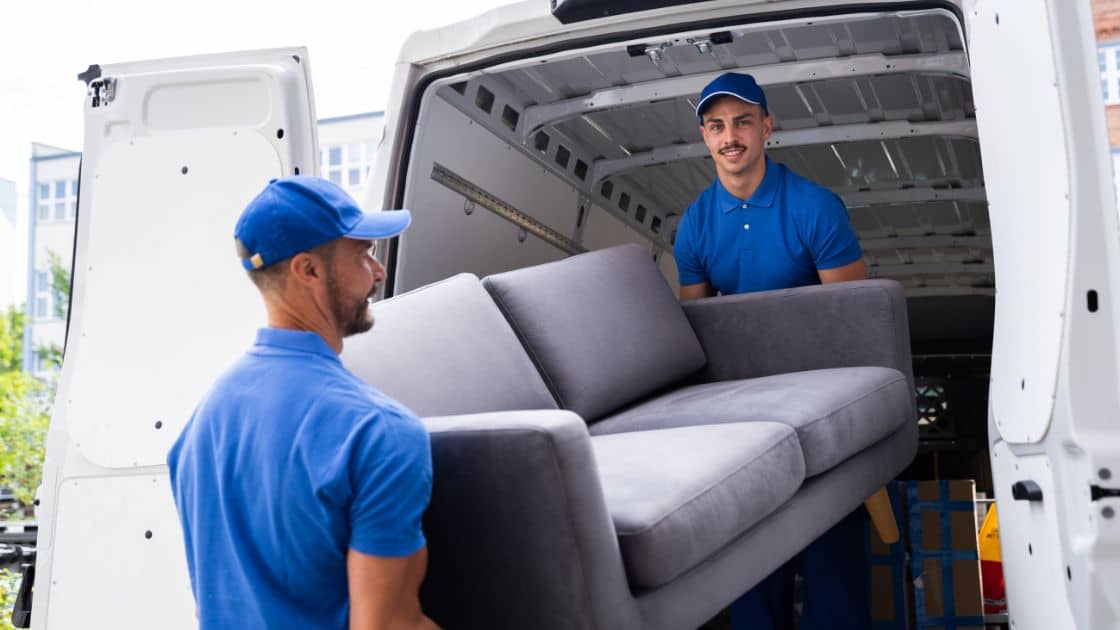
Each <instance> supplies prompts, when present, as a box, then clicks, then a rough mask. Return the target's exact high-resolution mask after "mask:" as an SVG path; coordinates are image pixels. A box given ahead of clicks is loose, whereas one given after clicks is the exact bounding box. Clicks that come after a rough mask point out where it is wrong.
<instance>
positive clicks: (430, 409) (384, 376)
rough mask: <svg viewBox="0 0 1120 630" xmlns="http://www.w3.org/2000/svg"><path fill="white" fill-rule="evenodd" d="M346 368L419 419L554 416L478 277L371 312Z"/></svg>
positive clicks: (347, 352)
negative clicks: (536, 412)
mask: <svg viewBox="0 0 1120 630" xmlns="http://www.w3.org/2000/svg"><path fill="white" fill-rule="evenodd" d="M373 315H374V322H375V323H374V326H373V328H372V329H371V330H370V331H369V332H367V333H364V334H361V335H357V336H354V337H350V338H348V339H346V341H345V344H344V349H343V353H342V361H343V363H345V365H346V367H348V368H349V369H350V370H351V371H352V372H354V373H355V374H357V375H358V376H360V377H361V378H363V379H365V380H366V381H367V382H369V383H370V384H372V385H373V386H374V387H377V388H378V389H380V390H382V391H384V392H385V393H386V394H388V395H390V396H392V397H393V398H395V399H397V400H399V401H401V402H402V403H404V404H405V405H406V406H408V407H409V408H411V409H412V410H413V411H414V412H416V413H417V414H419V415H421V416H439V415H453V414H462V413H477V412H484V411H509V410H515V409H556V401H555V400H554V399H553V398H552V395H551V394H549V392H548V388H547V387H545V384H544V381H543V380H541V376H540V374H539V373H538V372H537V370H536V369H535V368H534V367H533V362H532V361H531V360H530V359H529V356H528V355H527V354H525V349H524V348H523V347H522V346H521V343H520V342H518V340H517V336H516V335H514V333H513V330H512V329H511V328H510V327H509V323H508V322H506V320H505V318H504V317H502V314H501V313H500V312H499V311H498V307H497V306H495V305H494V302H493V300H491V299H490V296H489V295H488V294H487V293H486V291H485V290H484V289H483V288H482V284H481V283H479V281H478V278H476V277H475V276H473V275H470V274H460V275H457V276H454V277H452V278H448V279H447V280H443V281H441V282H437V283H435V284H431V285H428V286H425V287H421V288H419V289H416V290H415V291H411V292H409V293H405V294H402V295H399V296H396V297H393V298H391V299H388V300H384V301H381V302H378V303H376V304H374V305H373Z"/></svg>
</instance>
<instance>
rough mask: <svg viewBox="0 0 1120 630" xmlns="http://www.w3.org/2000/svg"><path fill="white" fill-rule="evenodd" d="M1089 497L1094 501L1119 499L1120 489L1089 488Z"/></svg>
mask: <svg viewBox="0 0 1120 630" xmlns="http://www.w3.org/2000/svg"><path fill="white" fill-rule="evenodd" d="M1089 496H1090V497H1091V498H1092V499H1093V500H1094V501H1099V500H1101V499H1108V498H1111V497H1120V488H1102V487H1100V486H1089Z"/></svg>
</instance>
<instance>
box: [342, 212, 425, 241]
mask: <svg viewBox="0 0 1120 630" xmlns="http://www.w3.org/2000/svg"><path fill="white" fill-rule="evenodd" d="M411 223H412V213H411V212H409V211H408V210H382V211H379V212H366V213H364V214H363V215H362V219H361V220H360V221H358V224H357V225H355V226H354V227H353V228H351V229H350V231H349V232H347V233H346V234H343V236H345V237H346V238H357V239H368V240H371V241H372V240H377V239H379V238H389V237H392V236H396V235H398V234H400V233H401V232H404V231H405V230H406V229H408V226H409V225H410V224H411Z"/></svg>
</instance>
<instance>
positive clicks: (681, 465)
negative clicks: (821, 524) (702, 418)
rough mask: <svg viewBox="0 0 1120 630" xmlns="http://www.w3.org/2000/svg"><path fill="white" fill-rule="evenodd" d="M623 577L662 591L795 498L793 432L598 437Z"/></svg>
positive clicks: (748, 426)
mask: <svg viewBox="0 0 1120 630" xmlns="http://www.w3.org/2000/svg"><path fill="white" fill-rule="evenodd" d="M591 446H592V449H593V450H594V452H595V460H596V462H597V463H598V466H599V476H600V478H601V480H602V484H603V494H604V495H605V496H606V501H607V510H608V511H609V512H610V514H611V520H612V521H614V526H615V530H616V532H617V534H618V541H619V546H620V547H621V550H622V558H623V563H624V564H625V566H626V574H627V576H628V577H629V579H630V582H631V584H632V585H633V586H635V587H640V588H656V587H658V586H661V585H662V584H665V583H667V582H669V581H670V580H672V579H673V578H675V577H677V576H678V575H680V574H682V573H684V572H685V571H687V570H688V569H690V568H692V567H694V566H696V564H698V563H699V562H701V561H703V560H704V559H705V558H707V557H708V556H710V555H711V554H713V553H715V552H716V551H717V550H718V549H720V548H721V547H723V546H724V545H726V544H727V543H729V542H731V541H732V540H734V539H735V538H736V537H737V536H739V535H740V534H742V533H743V532H745V531H746V530H748V529H749V528H750V527H751V526H752V525H754V524H755V523H757V522H759V521H760V520H762V519H763V518H765V517H766V516H767V515H769V514H770V513H771V512H773V511H774V510H776V509H777V508H778V507H779V506H781V505H782V504H783V503H785V502H786V501H788V500H789V499H790V497H792V496H793V495H794V493H795V492H797V489H798V487H800V486H801V482H802V481H803V480H804V478H805V463H804V460H803V459H802V456H801V448H800V447H799V445H798V443H797V436H796V434H795V432H794V431H793V430H792V429H791V428H790V427H788V426H786V425H784V424H778V423H773V422H751V423H744V424H722V425H711V426H694V427H680V428H675V429H663V430H660V431H641V432H637V433H626V434H618V435H602V436H596V437H593V438H592V439H591Z"/></svg>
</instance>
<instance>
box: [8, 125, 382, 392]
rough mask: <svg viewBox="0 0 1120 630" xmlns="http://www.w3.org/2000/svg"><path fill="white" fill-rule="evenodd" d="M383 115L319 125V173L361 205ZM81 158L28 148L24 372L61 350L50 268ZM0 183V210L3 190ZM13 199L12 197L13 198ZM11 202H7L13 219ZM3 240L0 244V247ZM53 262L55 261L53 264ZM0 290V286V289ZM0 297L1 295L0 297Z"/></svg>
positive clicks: (64, 262)
mask: <svg viewBox="0 0 1120 630" xmlns="http://www.w3.org/2000/svg"><path fill="white" fill-rule="evenodd" d="M383 121H384V116H383V115H382V113H381V112H369V113H364V114H355V115H352V116H341V117H338V118H324V119H322V120H320V121H319V122H318V133H319V154H320V155H319V165H320V166H319V173H320V175H322V176H323V177H326V178H329V179H330V180H331V181H333V182H335V183H336V184H338V185H339V186H341V187H342V188H343V189H345V190H346V191H347V192H348V193H350V194H351V196H353V197H354V198H355V199H358V200H359V201H361V199H362V196H361V189H362V187H363V186H365V183H366V178H367V177H368V176H369V169H370V165H371V164H372V162H373V156H374V151H375V150H376V146H377V142H378V141H379V140H380V139H381V131H382V124H383ZM81 158H82V154H81V153H79V152H75V151H67V150H65V149H59V148H57V147H52V146H48V145H44V144H33V145H32V148H31V195H30V198H31V211H30V228H29V230H28V237H27V238H28V243H27V251H28V265H27V269H28V271H27V307H26V308H27V315H28V318H27V319H28V326H27V327H26V329H25V332H24V353H23V366H24V370H26V371H29V372H32V373H35V374H42V373H43V372H45V371H46V370H48V369H50V364H49V361H48V362H44V358H43V354H42V353H41V352H39V350H41V349H44V348H51V347H56V348H59V349H61V348H62V346H63V344H64V342H65V336H66V309H67V307H68V304H67V300H68V297H69V296H68V295H66V293H65V291H60V290H59V289H60V286H59V285H60V283H59V278H57V277H56V276H57V274H56V273H54V270H55V269H62V270H65V272H66V273H69V270H70V266H71V261H72V259H73V255H74V225H75V223H74V219H75V216H76V213H77V205H78V170H79V168H80V166H81ZM2 182H3V180H0V209H3V205H2V204H3V194H4V188H3V184H2ZM13 195H14V193H13ZM14 206H15V201H14V200H13V201H12V207H13V209H12V213H13V215H14V212H15V210H14ZM4 220H5V219H2V218H0V223H2V222H3V221H4ZM2 244H3V241H2V240H0V246H2ZM52 261H57V262H54V263H53V265H52ZM2 288H3V286H2V285H0V289H2ZM0 295H3V294H2V293H0Z"/></svg>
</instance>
